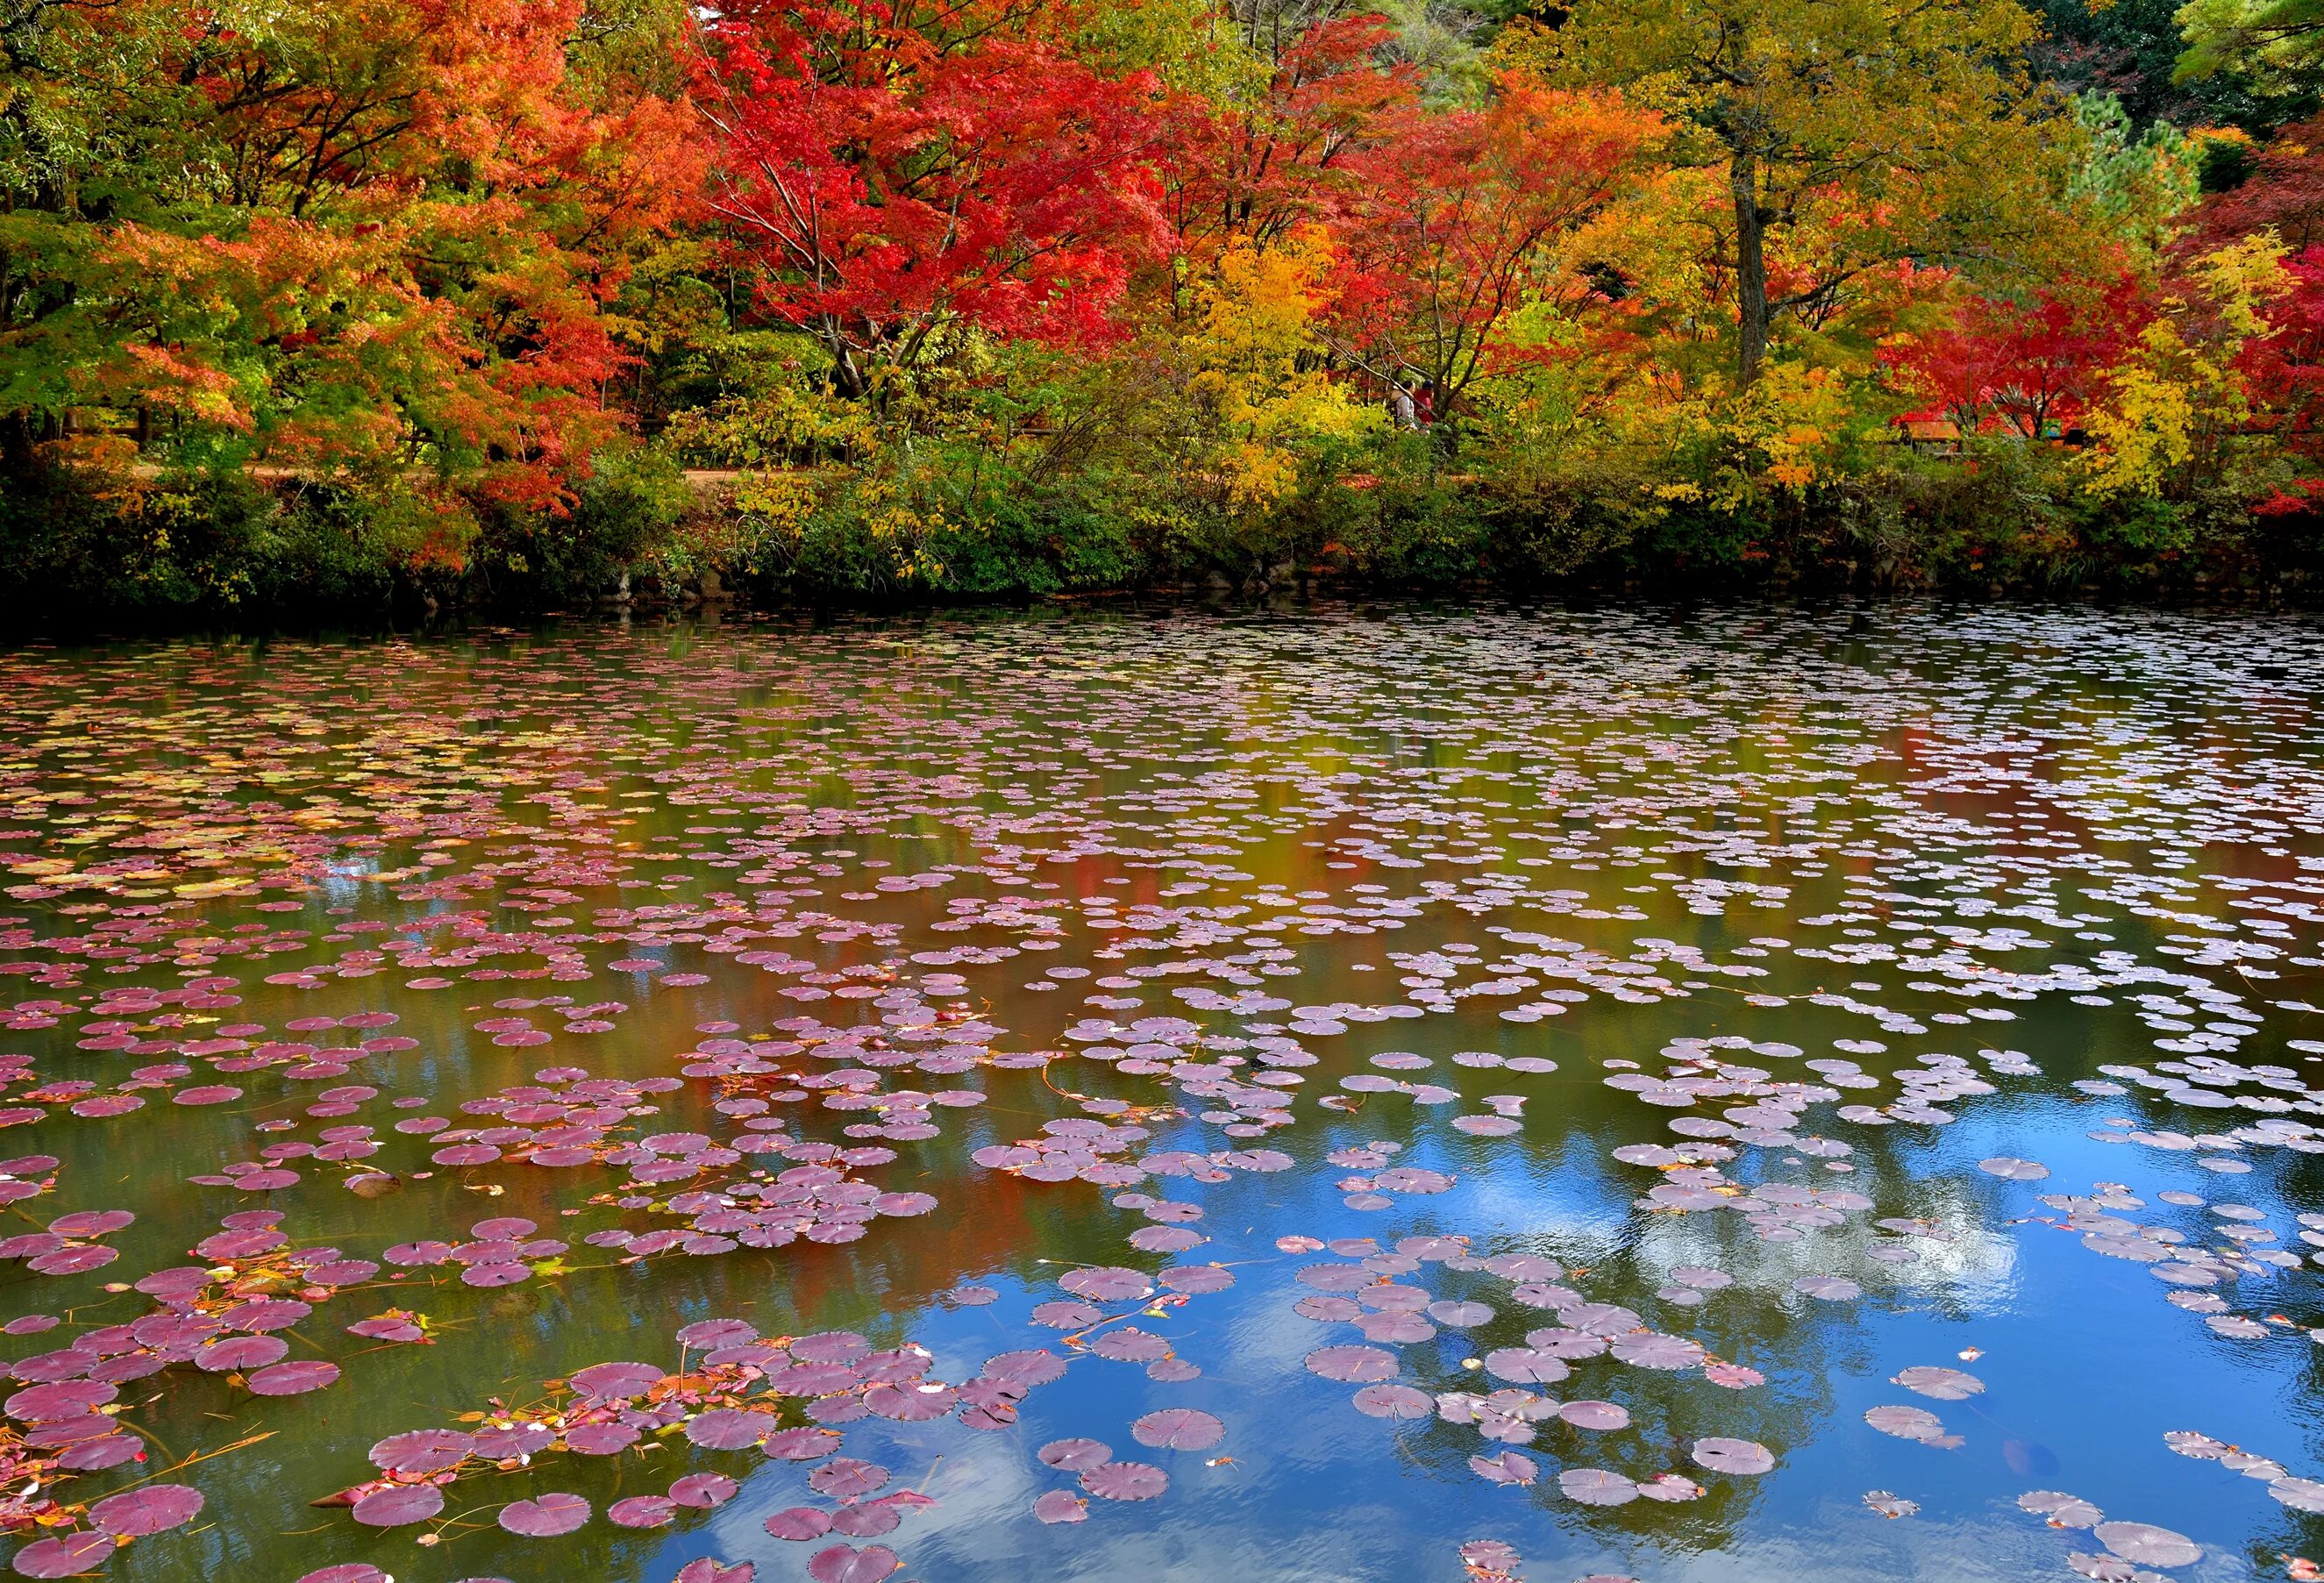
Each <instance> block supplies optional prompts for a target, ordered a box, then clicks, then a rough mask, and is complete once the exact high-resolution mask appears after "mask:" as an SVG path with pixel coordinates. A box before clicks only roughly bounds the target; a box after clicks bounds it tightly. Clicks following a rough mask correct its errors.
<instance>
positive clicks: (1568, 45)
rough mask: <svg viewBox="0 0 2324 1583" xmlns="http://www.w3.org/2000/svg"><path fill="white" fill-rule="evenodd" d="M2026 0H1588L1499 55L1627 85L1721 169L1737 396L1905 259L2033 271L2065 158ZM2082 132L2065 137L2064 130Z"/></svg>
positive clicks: (1690, 149) (1719, 249) (1723, 272)
mask: <svg viewBox="0 0 2324 1583" xmlns="http://www.w3.org/2000/svg"><path fill="white" fill-rule="evenodd" d="M2034 32H2035V25H2034V23H2033V18H2032V17H2031V16H2029V15H2028V14H2027V13H2026V12H2025V11H2024V8H2023V7H2022V6H2020V5H2018V4H2017V3H2016V0H1577V3H1576V4H1575V5H1572V8H1571V9H1570V10H1569V11H1567V12H1566V13H1565V14H1563V19H1562V21H1560V22H1559V23H1557V25H1555V26H1554V27H1538V28H1532V29H1526V30H1520V31H1519V32H1517V33H1516V34H1514V35H1513V36H1512V38H1511V39H1510V41H1509V42H1508V46H1507V48H1506V51H1505V53H1507V54H1508V55H1509V56H1510V57H1511V58H1513V59H1517V60H1528V61H1531V62H1534V63H1536V64H1538V65H1540V66H1542V67H1543V68H1545V69H1548V70H1550V71H1551V72H1553V73H1554V74H1555V75H1556V76H1558V77H1559V78H1563V79H1564V80H1567V81H1571V82H1575V83H1578V84H1591V83H1599V84H1616V85H1626V86H1627V87H1628V89H1629V91H1630V92H1631V93H1632V94H1633V95H1634V97H1636V98H1637V100H1638V102H1640V103H1641V104H1643V105H1646V106H1653V107H1655V108H1658V109H1661V110H1663V111H1664V112H1665V114H1666V115H1669V116H1670V117H1671V119H1672V120H1673V122H1674V124H1678V125H1680V126H1682V127H1683V128H1684V129H1685V133H1686V135H1685V136H1683V137H1682V138H1681V139H1679V140H1678V141H1677V143H1676V144H1675V145H1674V157H1675V158H1677V159H1679V160H1681V161H1687V162H1691V163H1693V164H1696V165H1698V166H1701V167H1703V168H1706V169H1710V170H1717V171H1718V172H1719V174H1720V177H1721V179H1722V180H1721V185H1722V187H1723V189H1724V194H1723V199H1722V202H1721V204H1720V212H1719V213H1718V214H1716V215H1712V216H1705V223H1706V224H1707V225H1709V226H1710V228H1711V231H1712V233H1713V238H1714V241H1713V248H1712V251H1713V253H1714V256H1715V258H1716V262H1717V264H1718V268H1719V273H1720V287H1721V290H1723V293H1724V295H1725V296H1726V297H1727V299H1728V300H1729V303H1730V304H1731V306H1732V310H1733V313H1734V316H1735V323H1736V347H1735V373H1736V380H1737V382H1738V385H1742V386H1748V384H1750V382H1752V381H1753V380H1755V379H1756V378H1757V376H1758V373H1759V370H1760V367H1761V364H1763V363H1764V361H1765V360H1766V355H1767V350H1768V345H1769V340H1770V337H1771V336H1774V335H1775V333H1776V332H1777V330H1778V329H1779V328H1780V327H1782V325H1783V324H1784V321H1785V320H1786V318H1806V317H1810V316H1818V315H1828V314H1829V313H1830V312H1831V309H1832V308H1833V307H1834V305H1835V304H1836V303H1839V302H1840V301H1843V300H1844V299H1845V298H1846V297H1847V294H1848V293H1849V291H1850V290H1851V289H1852V288H1853V287H1854V285H1855V284H1856V283H1857V282H1858V281H1860V280H1861V279H1862V278H1863V277H1864V276H1866V275H1867V273H1868V272H1875V271H1878V270H1881V269H1883V268H1885V267H1886V266H1890V265H1894V264H1896V263H1899V262H1914V263H1916V264H1921V265H1924V266H1925V265H1932V264H1947V265H1958V266H1960V267H1963V268H1969V269H1975V270H1978V271H1981V272H2006V271H2007V270H2008V269H2009V268H2010V267H2011V266H2013V265H2016V266H2022V265H2023V264H2024V260H2025V255H2026V253H2027V252H2028V250H2029V248H2030V247H2031V245H2032V244H2034V243H2035V242H2036V240H2037V238H2038V235H2039V234H2040V232H2041V230H2042V228H2043V225H2044V222H2045V212H2046V211H2047V209H2048V208H2049V207H2050V206H2051V205H2052V202H2053V200H2054V194H2055V192H2056V190H2057V188H2058V185H2059V182H2060V181H2061V179H2062V174H2063V171H2062V169H2061V166H2062V164H2063V162H2064V161H2066V160H2067V159H2069V158H2070V144H2071V141H2072V140H2071V137H2070V135H2064V136H2061V133H2060V131H2059V124H2060V105H2059V102H2058V100H2057V97H2056V96H2054V95H2052V94H2050V93H2046V92H2044V91H2043V89H2042V88H2041V87H2038V86H2037V85H2036V84H2034V83H2033V81H2031V80H2030V78H2028V76H2027V73H2026V70H2025V68H2024V64H2023V52H2024V48H2025V46H2026V44H2027V43H2028V42H2029V41H2031V40H2032V39H2033V36H2034ZM2065 125H2066V127H2067V128H2068V129H2069V133H2070V127H2071V123H2070V121H2068V122H2066V123H2065Z"/></svg>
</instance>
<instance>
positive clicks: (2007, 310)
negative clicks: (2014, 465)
mask: <svg viewBox="0 0 2324 1583" xmlns="http://www.w3.org/2000/svg"><path fill="white" fill-rule="evenodd" d="M2152 317H2153V309H2152V308H2151V307H2150V306H2149V305H2148V304H2147V303H2146V302H2145V300H2144V298H2143V296H2142V294H2141V293H2140V291H2139V289H2138V287H2137V284H2136V282H2135V281H2133V280H2131V279H2130V278H2129V277H2128V276H2125V277H2123V278H2122V279H2121V280H2118V281H2115V282H2114V283H2113V284H2112V285H2109V286H2107V287H2106V288H2104V289H2103V290H2095V291H2091V292H2088V293H2072V294H2063V295H2052V294H2051V293H2048V292H2044V293H2043V294H2042V296H2041V297H2039V298H2038V299H2035V301H2033V303H2032V304H2030V305H2020V304H2017V303H2013V302H2004V301H1997V300H1996V299H1992V298H1986V297H1976V298H1971V299H1969V301H1968V302H1967V303H1966V304H1964V305H1963V307H1962V308H1961V311H1960V317H1959V318H1958V319H1957V320H1956V321H1955V322H1954V323H1953V324H1952V325H1951V326H1950V327H1948V328H1946V329H1943V330H1941V331H1938V332H1937V333H1935V334H1933V335H1927V336H1918V337H1916V338H1915V339H1914V341H1913V342H1912V343H1911V344H1910V345H1906V346H1904V347H1901V348H1897V349H1893V350H1891V351H1890V352H1889V353H1888V354H1887V361H1888V363H1889V364H1890V366H1891V367H1892V368H1893V369H1895V371H1896V373H1897V374H1898V376H1899V377H1900V379H1901V381H1902V382H1903V383H1904V386H1905V388H1906V389H1908V390H1910V391H1914V393H1916V394H1921V395H1925V396H1928V397H1929V398H1931V400H1930V402H1929V405H1928V406H1927V407H1926V408H1924V409H1923V410H1920V411H1918V412H1914V413H1910V414H1907V416H1908V417H1910V418H1915V419H1918V418H1932V417H1945V418H1950V419H1952V420H1953V421H1954V422H1956V423H1958V424H1960V427H1961V428H1962V430H1963V431H1964V432H1980V431H1981V432H1987V433H1992V432H2002V433H2014V434H2021V435H2025V436H2029V437H2033V436H2039V435H2041V434H2043V432H2044V431H2045V428H2047V426H2049V425H2050V424H2052V423H2057V424H2070V423H2071V422H2072V421H2073V420H2074V419H2075V418H2076V417H2077V416H2079V415H2080V413H2081V412H2082V411H2083V410H2085V409H2086V408H2087V407H2088V406H2089V402H2090V400H2091V399H2092V398H2093V396H2095V395H2096V394H2097V393H2098V389H2099V386H2100V384H2101V382H2103V381H2104V379H2105V376H2106V372H2107V369H2109V368H2111V367H2113V366H2114V364H2116V361H2118V360H2119V358H2120V357H2121V354H2122V352H2123V349H2124V348H2125V347H2126V345H2128V344H2129V343H2130V342H2131V341H2132V340H2133V339H2134V338H2135V337H2136V336H2137V335H2138V333H2139V331H2140V330H2141V329H2142V328H2143V327H2144V326H2145V324H2146V323H2147V322H2148V320H2149V319H2150V318H2152Z"/></svg>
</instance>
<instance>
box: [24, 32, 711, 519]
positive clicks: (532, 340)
mask: <svg viewBox="0 0 2324 1583" xmlns="http://www.w3.org/2000/svg"><path fill="white" fill-rule="evenodd" d="M617 3H618V0H617ZM629 3H630V4H632V7H633V10H635V9H636V8H637V7H639V6H642V5H645V4H646V0H629ZM682 17H683V13H682V12H680V13H677V14H675V17H674V18H673V19H672V21H671V23H669V24H668V25H665V26H664V27H663V28H662V30H661V31H662V32H663V33H664V34H665V35H666V37H665V38H664V40H662V41H659V42H655V43H652V44H650V45H649V46H648V47H647V48H645V49H643V50H637V49H634V48H632V47H631V45H632V43H633V42H634V41H636V40H637V39H639V38H640V37H641V35H642V36H645V37H648V38H650V37H651V36H652V34H653V32H654V31H655V30H654V29H652V28H651V27H649V26H642V25H641V17H640V16H639V15H637V14H632V15H629V16H627V17H625V18H623V19H622V26H621V27H619V28H613V29H609V28H607V27H605V26H604V23H605V21H606V18H605V16H604V14H603V13H602V12H600V11H593V10H592V8H591V7H590V5H588V4H586V3H585V0H546V3H541V0H476V3H473V4H471V3H466V0H463V3H462V4H458V5H447V4H444V3H442V0H351V3H350V4H348V5H332V6H291V7H263V6H240V5H235V6H219V7H202V8H196V9H194V10H191V11H189V10H188V9H187V8H186V7H184V6H181V5H167V4H161V3H160V0H115V3H111V4H99V3H97V0H56V3H54V4H51V5H44V6H40V7H35V8H32V9H31V10H29V11H27V12H26V13H25V14H23V16H22V17H20V18H19V19H18V22H17V24H16V25H15V26H14V27H12V28H10V29H8V30H6V41H5V48H6V50H7V52H8V55H9V59H10V63H11V67H12V70H11V74H10V76H9V78H8V80H7V85H6V87H5V96H6V97H5V103H4V104H0V185H5V188H6V189H7V195H6V196H7V203H6V206H5V210H0V414H6V415H8V418H9V421H8V424H7V428H8V430H9V434H10V437H11V438H12V445H11V447H10V448H11V449H12V451H13V452H14V462H15V465H23V463H24V452H25V450H26V447H27V444H28V442H30V441H31V440H32V439H34V438H36V437H40V436H42V435H49V436H55V435H58V434H60V433H61V432H62V431H63V429H64V428H65V427H66V425H67V422H68V420H69V419H71V418H72V415H73V414H75V413H76V412H79V411H90V410H106V409H112V410H120V411H135V412H137V413H138V414H140V415H141V416H140V429H141V433H140V435H139V437H140V438H142V439H145V440H147V441H148V442H149V443H156V444H158V443H160V442H161V441H162V440H164V439H166V440H169V441H171V442H172V443H173V445H174V446H175V447H176V448H177V449H178V450H179V451H180V452H181V453H184V454H189V455H193V456H209V457H211V458H212V459H214V460H219V461H223V462H225V463H227V464H232V463H235V462H240V461H246V460H261V461H270V462H276V463H283V464H288V465H294V466H298V467H300V468H304V469H313V470H319V471H321V472H324V473H328V472H331V471H332V470H334V469H338V468H342V467H346V466H349V465H359V466H365V467H372V468H374V469H376V468H382V467H384V468H387V469H391V470H393V469H409V468H414V467H417V468H420V469H424V470H427V471H429V472H433V473H436V474H438V475H441V476H446V477H454V476H457V477H460V478H463V479H466V480H467V481H469V482H471V483H476V484H478V485H480V486H481V487H482V488H484V490H485V491H486V492H490V493H493V494H496V495H498V496H500V497H501V498H503V499H505V500H508V501H511V502H518V503H521V504H525V505H529V506H541V505H554V504H556V503H557V502H558V498H559V496H560V494H561V493H562V492H563V491H564V490H565V489H566V487H567V483H569V481H570V479H571V478H572V477H573V476H575V475H576V474H577V473H579V472H584V471H586V465H587V460H586V459H587V456H588V454H589V452H590V450H591V449H592V448H593V447H594V446H595V445H596V444H597V443H598V442H599V441H600V440H602V439H603V438H604V436H605V435H606V434H607V433H608V432H609V431H610V429H611V428H613V419H611V418H610V417H609V415H608V414H607V413H606V412H605V411H604V405H605V404H604V400H602V395H601V392H602V390H603V388H604V381H605V380H606V379H607V378H608V377H609V375H611V374H612V373H613V372H614V371H615V370H616V369H617V368H618V367H619V366H620V365H621V364H622V362H623V360H624V358H625V356H626V353H625V352H624V350H623V348H622V346H621V345H619V343H618V337H617V334H616V330H615V327H614V326H613V323H612V322H611V320H610V319H609V317H608V315H607V313H606V308H607V307H608V305H609V303H610V301H611V299H612V298H613V296H614V294H615V293H617V292H618V290H620V288H621V285H622V281H623V279H624V278H625V275H626V272H627V269H628V267H629V263H630V261H631V259H632V257H633V256H634V254H635V253H636V252H637V250H638V249H639V248H641V246H643V245H646V244H648V243H649V241H650V239H651V238H653V237H655V236H658V235H662V234H664V233H666V232H667V231H669V229H670V228H671V227H672V226H673V225H675V224H677V223H678V221H679V220H680V219H681V218H683V217H684V216H686V215H687V213H688V211H689V209H690V207H691V206H692V204H693V202H694V200H695V198H696V193H697V191H698V188H699V183H700V176H701V171H702V169H703V161H702V156H701V152H700V147H699V139H698V138H697V137H696V135H695V133H694V126H693V123H692V119H691V114H690V111H689V110H688V108H687V105H686V103H685V100H684V98H683V97H682V94H680V93H679V92H678V80H677V78H676V76H675V73H674V72H672V71H670V70H669V69H666V68H665V67H664V66H663V65H662V64H661V62H663V61H665V60H667V59H668V56H669V50H668V44H669V42H670V41H674V38H675V26H676V25H678V23H679V22H680V21H682Z"/></svg>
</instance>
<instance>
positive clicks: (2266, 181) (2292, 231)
mask: <svg viewBox="0 0 2324 1583" xmlns="http://www.w3.org/2000/svg"><path fill="white" fill-rule="evenodd" d="M2271 226H2272V227H2273V229H2274V231H2275V234H2276V235H2278V236H2280V237H2282V239H2283V244H2284V245H2285V246H2286V247H2287V248H2289V249H2290V250H2291V251H2292V252H2293V253H2301V252H2304V251H2305V250H2307V249H2308V248H2309V247H2310V246H2312V245H2314V244H2319V243H2324V115H2319V116H2317V117H2316V118H2314V119H2312V120H2309V121H2303V122H2301V123H2300V124H2297V125H2294V126H2287V127H2284V128H2283V129H2282V131H2280V132H2278V133H2276V134H2275V136H2274V138H2273V141H2271V142H2270V143H2268V145H2267V146H2266V147H2265V148H2264V149H2262V150H2260V152H2258V154H2257V155H2256V156H2255V158H2254V160H2253V162H2252V170H2251V174H2250V175H2249V176H2248V177H2246V179H2245V180H2244V182H2243V184H2242V185H2241V186H2239V187H2236V188H2235V189H2232V190H2230V191H2227V192H2222V193H2218V194H2215V195H2214V196H2212V197H2210V198H2206V199H2205V200H2204V201H2203V204H2202V207H2200V208H2199V209H2198V210H2197V211H2196V213H2195V216H2194V223H2193V238H2194V241H2195V243H2196V244H2197V246H2198V247H2199V248H2200V249H2203V250H2208V249H2210V248H2213V247H2218V246H2219V245H2221V244H2224V243H2228V242H2232V241H2234V240H2235V239H2236V238H2237V237H2239V236H2247V235H2250V234H2251V233H2253V232H2254V231H2258V230H2263V229H2265V228H2268V227H2271Z"/></svg>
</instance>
